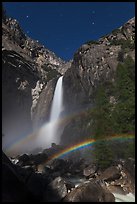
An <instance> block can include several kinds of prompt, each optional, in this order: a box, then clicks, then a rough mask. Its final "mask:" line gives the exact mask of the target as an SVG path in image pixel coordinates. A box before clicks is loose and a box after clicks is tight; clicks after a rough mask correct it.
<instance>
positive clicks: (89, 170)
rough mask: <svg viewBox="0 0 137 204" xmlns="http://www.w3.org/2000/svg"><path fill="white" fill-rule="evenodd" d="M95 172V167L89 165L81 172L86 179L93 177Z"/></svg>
mask: <svg viewBox="0 0 137 204" xmlns="http://www.w3.org/2000/svg"><path fill="white" fill-rule="evenodd" d="M96 171H97V166H96V165H90V166H88V167H86V168H85V169H84V170H83V175H84V176H86V177H89V176H90V177H93V176H94V175H95V173H96Z"/></svg>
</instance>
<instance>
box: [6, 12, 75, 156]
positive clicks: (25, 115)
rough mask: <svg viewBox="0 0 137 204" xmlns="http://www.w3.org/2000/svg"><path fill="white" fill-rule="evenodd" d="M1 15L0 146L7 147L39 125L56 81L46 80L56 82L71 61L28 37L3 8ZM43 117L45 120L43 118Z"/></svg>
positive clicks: (48, 107) (47, 108) (48, 106)
mask: <svg viewBox="0 0 137 204" xmlns="http://www.w3.org/2000/svg"><path fill="white" fill-rule="evenodd" d="M2 17H3V19H2V121H3V124H2V125H3V127H2V128H3V133H4V137H3V148H4V149H7V145H8V142H9V141H10V142H11V141H12V140H14V141H17V140H18V137H20V138H22V137H24V136H26V135H28V134H30V133H31V132H32V129H33V128H32V127H34V126H35V124H36V126H37V127H38V126H39V123H40V122H41V120H42V118H43V115H44V114H45V113H46V114H49V109H50V104H51V103H50V102H51V100H52V97H53V92H50V89H52V90H53V89H54V87H55V86H54V85H55V83H50V85H49V84H48V81H50V80H52V79H53V78H55V80H54V82H55V81H56V78H58V77H59V76H60V75H61V74H64V73H65V71H66V70H67V69H68V68H69V66H70V63H71V62H68V63H67V64H65V62H64V61H63V60H61V59H60V58H58V57H57V56H56V55H55V54H54V53H53V52H51V51H49V50H48V49H46V48H45V47H44V46H42V45H41V44H40V43H39V42H38V41H35V40H32V39H31V38H29V37H28V36H27V35H26V34H25V33H24V32H23V31H22V29H21V28H20V26H19V24H18V22H17V21H16V20H15V19H12V18H8V17H7V16H6V13H5V10H4V9H3V14H2ZM50 87H51V88H50ZM47 89H48V91H49V92H50V98H49V99H48V100H47V96H45V90H47ZM42 90H43V93H42V96H41V99H40V101H42V103H43V102H44V101H46V104H45V103H43V106H42V107H41V108H40V104H41V102H39V105H38V107H37V102H38V100H39V96H40V95H41V92H42ZM43 95H44V96H43ZM45 106H46V108H45V110H44V111H43V109H44V108H43V107H45ZM47 110H48V111H47ZM43 112H44V114H43ZM47 112H48V113H47ZM33 119H34V120H33ZM43 120H44V122H45V118H44V119H43ZM9 138H12V139H9ZM21 152H22V150H21V149H20V153H21Z"/></svg>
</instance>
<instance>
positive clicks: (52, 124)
mask: <svg viewBox="0 0 137 204" xmlns="http://www.w3.org/2000/svg"><path fill="white" fill-rule="evenodd" d="M62 81H63V76H61V77H60V78H59V79H58V81H57V84H56V88H55V92H54V97H53V101H52V106H51V113H50V120H49V122H48V123H46V124H45V125H44V126H43V127H42V128H41V130H40V131H39V137H38V143H39V145H40V146H41V147H43V148H45V147H50V146H51V143H56V144H58V143H59V140H60V134H61V130H60V128H59V119H60V114H61V112H62V110H63V87H62Z"/></svg>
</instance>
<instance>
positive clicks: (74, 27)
mask: <svg viewBox="0 0 137 204" xmlns="http://www.w3.org/2000/svg"><path fill="white" fill-rule="evenodd" d="M3 5H4V8H5V9H6V12H7V15H8V16H9V17H12V18H15V19H17V20H18V22H19V23H20V26H21V28H22V29H23V30H24V32H25V33H26V34H27V35H28V36H29V37H31V38H32V39H34V40H38V41H39V42H40V43H41V44H42V45H44V46H45V47H46V48H48V49H50V50H51V51H53V52H54V53H55V54H56V55H57V56H58V57H61V58H62V59H64V60H70V59H72V58H73V54H74V52H75V51H76V50H77V49H78V48H79V47H80V46H81V45H82V44H84V43H85V42H87V41H89V40H97V39H98V38H100V37H102V36H103V35H105V34H108V33H110V32H111V31H112V30H114V29H116V28H118V27H120V26H121V25H123V24H124V23H125V22H126V21H128V20H129V19H130V18H132V17H134V16H135V3H134V2H40V3H39V2H5V3H3Z"/></svg>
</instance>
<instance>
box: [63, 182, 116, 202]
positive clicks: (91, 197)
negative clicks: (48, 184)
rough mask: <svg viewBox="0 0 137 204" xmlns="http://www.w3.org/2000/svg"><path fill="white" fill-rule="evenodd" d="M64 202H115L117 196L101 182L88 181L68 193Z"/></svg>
mask: <svg viewBox="0 0 137 204" xmlns="http://www.w3.org/2000/svg"><path fill="white" fill-rule="evenodd" d="M63 202H115V198H114V195H113V194H112V193H111V192H110V191H109V190H108V189H107V188H106V187H105V186H103V187H102V185H101V184H100V183H99V182H88V183H84V184H81V185H80V186H78V187H77V188H75V189H74V190H72V191H71V192H70V193H68V194H67V196H66V197H65V198H64V199H63Z"/></svg>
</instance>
